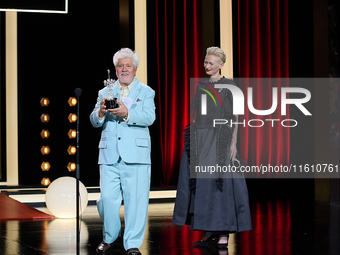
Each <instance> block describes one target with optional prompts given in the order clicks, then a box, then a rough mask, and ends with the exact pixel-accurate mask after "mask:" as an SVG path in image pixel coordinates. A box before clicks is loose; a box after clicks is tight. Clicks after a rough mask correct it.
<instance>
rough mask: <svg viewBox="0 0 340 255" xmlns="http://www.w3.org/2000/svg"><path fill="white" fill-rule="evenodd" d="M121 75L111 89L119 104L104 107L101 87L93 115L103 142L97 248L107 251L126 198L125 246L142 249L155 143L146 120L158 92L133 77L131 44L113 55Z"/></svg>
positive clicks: (135, 63)
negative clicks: (100, 231) (100, 237)
mask: <svg viewBox="0 0 340 255" xmlns="http://www.w3.org/2000/svg"><path fill="white" fill-rule="evenodd" d="M113 63H114V65H115V69H116V75H117V77H118V80H117V81H116V82H115V83H114V85H113V88H112V90H113V94H114V96H115V97H116V98H117V99H119V100H117V102H118V103H119V107H117V108H114V109H106V106H105V100H106V99H107V97H108V92H109V88H107V87H106V88H104V89H102V90H100V91H99V93H98V99H97V103H96V105H95V108H94V110H93V112H92V113H91V115H90V121H91V123H92V125H93V126H94V127H102V133H101V139H100V142H99V161H98V164H99V167H100V190H101V197H100V199H99V200H98V201H97V207H98V211H99V215H100V217H101V219H102V220H103V223H104V224H103V242H101V243H100V244H99V245H98V247H97V249H96V251H97V253H99V254H105V253H108V252H109V251H110V250H111V248H112V244H113V242H114V241H115V240H116V239H117V238H118V237H119V236H120V234H121V222H120V218H119V209H120V207H121V202H122V199H123V198H124V213H125V215H124V216H125V230H124V237H123V244H124V248H125V250H126V251H127V254H129V255H138V254H141V253H140V251H139V248H140V246H141V245H142V242H143V238H144V233H145V227H146V220H147V212H148V203H149V191H150V171H151V160H150V152H151V143H150V134H149V129H148V126H150V125H151V124H152V123H153V122H154V120H155V103H154V97H155V92H154V91H153V90H152V89H151V88H150V87H149V86H147V85H145V84H143V83H141V82H140V81H138V79H137V78H136V77H135V74H136V71H137V67H138V64H139V56H138V54H137V53H135V52H133V51H132V50H130V49H128V48H123V49H121V50H119V51H118V52H116V54H115V55H114V57H113Z"/></svg>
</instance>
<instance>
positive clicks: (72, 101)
mask: <svg viewBox="0 0 340 255" xmlns="http://www.w3.org/2000/svg"><path fill="white" fill-rule="evenodd" d="M77 102H78V101H77V99H76V98H75V97H70V98H69V99H68V104H69V106H76V105H77Z"/></svg>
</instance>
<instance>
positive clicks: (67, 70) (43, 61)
mask: <svg viewBox="0 0 340 255" xmlns="http://www.w3.org/2000/svg"><path fill="white" fill-rule="evenodd" d="M124 2H125V3H124ZM123 3H124V4H123ZM127 3H128V4H127ZM257 3H258V4H257V5H256V6H255V5H252V4H253V1H250V0H239V1H233V15H234V16H233V37H234V39H233V40H234V72H235V73H234V77H313V75H314V72H313V61H314V58H313V43H312V41H313V6H312V3H311V2H310V1H298V2H296V1H288V0H286V1H285V0H283V1H281V0H275V1H272V0H259V1H257ZM122 8H125V9H126V10H127V11H128V13H129V17H128V18H127V17H124V19H123V18H122V17H120V16H119V12H120V10H121V11H122ZM301 9H303V10H304V12H303V13H304V15H303V19H302V18H301V12H300V11H299V10H301ZM133 11H134V10H133V1H131V0H130V1H100V2H96V4H95V5H94V4H90V3H86V2H80V1H70V2H69V13H68V14H67V15H61V14H33V13H18V65H19V66H18V78H19V80H18V88H19V98H18V100H19V182H20V184H21V185H39V183H40V181H41V179H42V177H44V175H46V176H47V177H49V178H50V179H51V181H53V180H54V179H56V178H58V177H60V176H66V175H71V176H72V175H73V174H72V173H69V172H68V170H67V168H66V166H67V163H68V162H70V161H75V157H72V156H69V155H68V153H67V151H66V150H67V147H68V146H69V145H75V141H74V140H70V139H69V138H68V136H67V132H68V130H69V129H70V128H75V124H70V123H69V122H68V120H67V117H68V115H69V113H70V112H76V109H75V108H74V107H73V108H71V107H69V105H68V104H67V100H68V98H69V97H70V96H73V95H74V92H73V91H74V89H75V88H77V87H80V88H82V90H83V94H82V96H81V100H80V107H81V108H80V169H81V181H82V182H83V183H84V184H85V185H87V186H92V185H98V184H99V174H98V166H97V157H98V148H97V146H98V141H99V137H100V130H99V129H94V128H93V127H92V126H91V124H90V122H89V114H90V113H91V111H92V109H93V107H94V104H95V102H96V97H97V91H98V90H99V89H101V88H102V87H103V80H104V79H106V78H107V77H106V76H107V73H106V70H107V69H111V71H112V72H113V70H114V66H113V63H112V56H113V54H114V53H115V52H116V51H117V50H118V49H120V48H122V47H131V48H132V49H133V48H134V43H133V42H134V38H133V30H134V27H133ZM147 13H148V20H147V23H148V26H147V31H148V34H147V35H148V79H149V81H148V85H149V86H151V87H152V88H153V89H154V90H155V91H156V98H155V103H156V113H157V119H156V122H155V123H154V125H153V126H151V128H150V131H151V137H152V186H154V187H172V186H176V184H177V178H178V170H179V163H180V157H181V153H182V147H183V141H182V129H183V128H184V126H185V125H186V124H187V123H189V115H188V110H189V97H188V95H189V94H188V93H190V91H189V86H188V84H189V79H190V78H193V77H203V76H204V73H203V58H204V56H205V49H206V48H207V47H208V46H213V45H215V46H219V25H218V20H219V1H216V0H214V1H208V0H186V1H179V0H173V1H166V0H148V1H147ZM137 42H138V40H137ZM113 73H114V72H113ZM137 77H138V71H137ZM42 97H48V98H49V99H50V101H51V104H50V105H49V106H48V107H47V108H43V107H41V106H40V104H39V102H40V99H41V98H42ZM263 98H264V99H263V100H265V98H266V97H265V95H263ZM267 100H268V101H269V98H267ZM269 102H271V101H269ZM310 104H313V102H310ZM307 107H308V106H307ZM309 108H310V107H309ZM42 113H48V114H49V115H50V116H51V120H50V122H49V123H48V124H42V123H41V122H40V116H41V114H42ZM298 114H299V113H298V112H296V111H294V109H291V111H290V117H291V118H294V117H295V118H299V117H298ZM313 121H314V120H313V117H311V118H310V119H309V120H307V121H306V122H303V123H301V124H300V123H299V125H298V127H297V128H294V129H290V132H286V131H282V130H274V131H273V132H274V135H275V136H279V137H280V139H279V143H277V142H276V141H274V140H272V139H268V136H267V133H266V132H263V131H262V133H256V134H251V133H250V131H249V130H241V132H240V133H241V135H242V136H241V137H240V143H239V144H241V146H240V151H241V152H242V154H243V155H246V159H247V160H248V162H249V163H250V164H252V163H254V164H255V163H258V162H261V163H262V162H263V163H265V162H271V163H273V164H275V163H277V162H290V163H298V162H313V157H314V147H313V146H314V145H313V124H312V123H313ZM43 128H48V129H49V130H50V133H51V136H50V138H49V139H47V140H43V139H42V138H41V137H40V132H41V130H42V129H43ZM248 135H251V137H254V136H256V137H257V139H258V140H257V141H252V140H251V139H246V141H245V140H244V137H247V136H248ZM297 138H298V139H297ZM242 139H243V140H242ZM301 141H305V142H306V141H307V142H306V143H307V144H306V143H302V142H301ZM42 145H49V146H50V148H51V153H50V155H49V156H43V155H41V153H40V148H41V146H42ZM268 150H269V151H268ZM268 152H272V155H275V157H274V156H273V157H272V158H268V157H267V155H268ZM47 160H48V161H49V162H50V163H51V169H50V171H49V172H47V173H45V174H44V173H43V172H42V171H41V168H40V165H41V162H43V161H47ZM248 185H249V189H250V190H251V189H254V190H255V189H256V190H259V189H264V190H266V189H267V190H282V189H284V187H287V186H289V187H290V188H291V189H292V190H294V191H297V190H299V189H303V190H307V191H310V192H311V193H313V180H273V179H271V180H268V181H266V180H248Z"/></svg>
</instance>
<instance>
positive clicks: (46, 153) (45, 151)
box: [40, 145, 51, 155]
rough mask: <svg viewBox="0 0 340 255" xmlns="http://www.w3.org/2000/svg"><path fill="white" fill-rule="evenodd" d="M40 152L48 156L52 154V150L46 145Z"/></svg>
mask: <svg viewBox="0 0 340 255" xmlns="http://www.w3.org/2000/svg"><path fill="white" fill-rule="evenodd" d="M40 151H41V154H42V155H48V154H49V153H50V151H51V149H50V147H49V146H45V145H44V146H43V147H41V149H40Z"/></svg>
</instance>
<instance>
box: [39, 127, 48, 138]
mask: <svg viewBox="0 0 340 255" xmlns="http://www.w3.org/2000/svg"><path fill="white" fill-rule="evenodd" d="M40 136H41V138H42V139H47V138H49V137H50V131H48V129H43V130H42V131H41V133H40Z"/></svg>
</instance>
